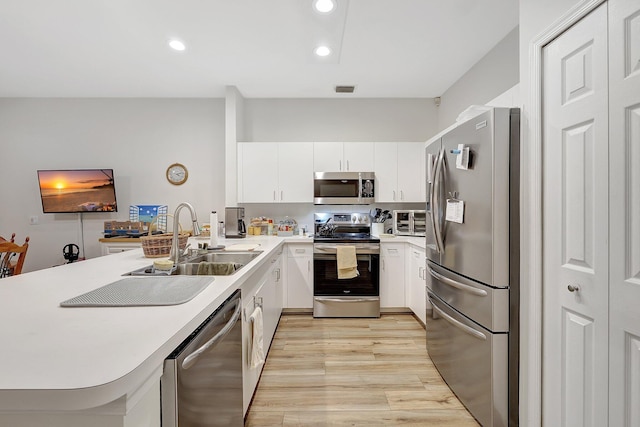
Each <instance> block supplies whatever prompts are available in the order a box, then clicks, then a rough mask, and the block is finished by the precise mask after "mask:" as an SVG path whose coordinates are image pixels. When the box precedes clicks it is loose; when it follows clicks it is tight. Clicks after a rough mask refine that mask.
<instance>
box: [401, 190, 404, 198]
mask: <svg viewBox="0 0 640 427" xmlns="http://www.w3.org/2000/svg"><path fill="white" fill-rule="evenodd" d="M400 200H404V191H402V190H400Z"/></svg>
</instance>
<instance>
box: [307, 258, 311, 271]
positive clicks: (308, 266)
mask: <svg viewBox="0 0 640 427" xmlns="http://www.w3.org/2000/svg"><path fill="white" fill-rule="evenodd" d="M310 271H311V260H308V261H307V272H310Z"/></svg>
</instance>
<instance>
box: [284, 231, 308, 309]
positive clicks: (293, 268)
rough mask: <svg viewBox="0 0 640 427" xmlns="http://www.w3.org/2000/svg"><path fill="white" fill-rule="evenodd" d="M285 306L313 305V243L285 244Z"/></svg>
mask: <svg viewBox="0 0 640 427" xmlns="http://www.w3.org/2000/svg"><path fill="white" fill-rule="evenodd" d="M286 287H287V302H286V305H285V306H286V307H287V308H312V307H313V245H312V244H310V243H289V244H287V280H286Z"/></svg>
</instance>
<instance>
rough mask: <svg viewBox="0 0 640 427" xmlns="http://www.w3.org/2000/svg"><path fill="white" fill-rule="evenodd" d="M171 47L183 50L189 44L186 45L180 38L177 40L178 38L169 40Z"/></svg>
mask: <svg viewBox="0 0 640 427" xmlns="http://www.w3.org/2000/svg"><path fill="white" fill-rule="evenodd" d="M169 47H171V49H173V50H177V51H179V52H182V51H183V50H185V49H186V48H187V46H185V44H184V43H182V42H181V41H180V40H176V39H172V40H169Z"/></svg>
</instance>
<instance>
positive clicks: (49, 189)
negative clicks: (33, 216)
mask: <svg viewBox="0 0 640 427" xmlns="http://www.w3.org/2000/svg"><path fill="white" fill-rule="evenodd" d="M38 182H39V185H40V195H41V197H42V210H43V212H44V213H66V212H115V211H117V204H116V193H115V187H114V184H113V170H112V169H76V170H40V171H38Z"/></svg>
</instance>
